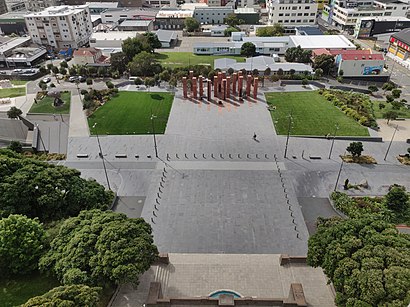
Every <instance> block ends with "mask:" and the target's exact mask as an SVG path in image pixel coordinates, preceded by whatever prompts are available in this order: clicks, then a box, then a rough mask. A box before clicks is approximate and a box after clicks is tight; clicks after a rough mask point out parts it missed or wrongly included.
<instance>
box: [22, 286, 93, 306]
mask: <svg viewBox="0 0 410 307" xmlns="http://www.w3.org/2000/svg"><path fill="white" fill-rule="evenodd" d="M100 292H101V288H99V287H89V286H86V285H69V286H61V287H56V288H53V289H51V290H50V291H48V292H47V293H45V294H43V295H41V296H36V297H33V298H31V299H29V300H28V301H27V302H26V303H25V304H23V305H22V307H44V306H49V307H52V306H55V307H57V306H61V307H79V306H81V307H96V306H97V303H98V301H99V299H100Z"/></svg>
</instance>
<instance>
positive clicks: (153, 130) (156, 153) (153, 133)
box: [151, 113, 158, 158]
mask: <svg viewBox="0 0 410 307" xmlns="http://www.w3.org/2000/svg"><path fill="white" fill-rule="evenodd" d="M154 118H155V115H154V114H152V113H151V125H152V135H153V137H154V149H155V157H156V158H158V147H157V138H156V135H155V125H154Z"/></svg>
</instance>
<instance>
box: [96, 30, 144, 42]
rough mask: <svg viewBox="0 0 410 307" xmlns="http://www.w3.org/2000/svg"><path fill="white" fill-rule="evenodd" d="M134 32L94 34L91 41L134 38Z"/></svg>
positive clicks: (135, 33)
mask: <svg viewBox="0 0 410 307" xmlns="http://www.w3.org/2000/svg"><path fill="white" fill-rule="evenodd" d="M137 34H138V32H136V31H109V32H94V33H93V34H92V35H91V39H95V40H97V41H98V40H125V39H127V38H130V37H136V36H137Z"/></svg>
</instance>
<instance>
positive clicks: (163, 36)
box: [155, 29, 178, 42]
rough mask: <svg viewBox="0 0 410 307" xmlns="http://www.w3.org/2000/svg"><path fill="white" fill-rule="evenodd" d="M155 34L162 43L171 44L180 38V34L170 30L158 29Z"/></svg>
mask: <svg viewBox="0 0 410 307" xmlns="http://www.w3.org/2000/svg"><path fill="white" fill-rule="evenodd" d="M155 34H156V35H157V36H158V40H159V41H160V42H171V41H172V40H174V39H177V38H178V33H177V32H175V31H170V30H162V29H158V30H157V31H156V32H155Z"/></svg>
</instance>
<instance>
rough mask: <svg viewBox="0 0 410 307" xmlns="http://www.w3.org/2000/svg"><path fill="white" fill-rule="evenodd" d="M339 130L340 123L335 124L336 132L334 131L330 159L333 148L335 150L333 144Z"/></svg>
mask: <svg viewBox="0 0 410 307" xmlns="http://www.w3.org/2000/svg"><path fill="white" fill-rule="evenodd" d="M337 130H339V125H338V124H336V125H335V133H333V140H332V145H331V146H330V151H329V159H330V156H331V155H332V150H333V145H334V143H335V139H336V133H337Z"/></svg>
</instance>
